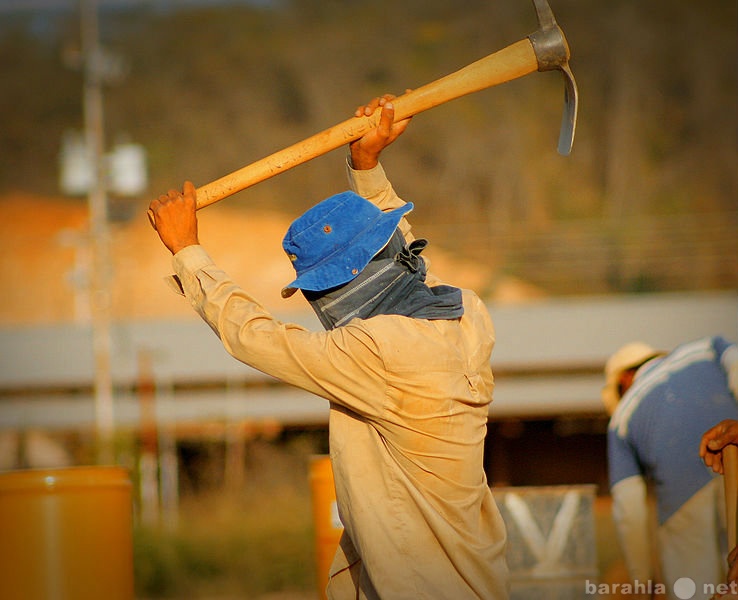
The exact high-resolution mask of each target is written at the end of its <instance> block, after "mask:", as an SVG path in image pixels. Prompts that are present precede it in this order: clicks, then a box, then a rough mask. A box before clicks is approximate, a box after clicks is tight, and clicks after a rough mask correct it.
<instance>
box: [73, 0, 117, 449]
mask: <svg viewBox="0 0 738 600" xmlns="http://www.w3.org/2000/svg"><path fill="white" fill-rule="evenodd" d="M80 15H81V38H82V58H83V61H84V62H83V66H84V125H85V142H86V146H87V152H88V156H89V160H90V165H91V173H92V181H91V185H90V189H89V193H88V209H89V228H90V231H89V234H90V248H91V254H92V264H91V273H90V288H89V290H90V311H91V317H92V345H93V353H94V364H95V386H94V391H95V424H96V430H97V437H98V440H97V441H98V462H99V463H112V462H113V460H114V453H113V431H114V416H113V380H112V375H111V360H110V355H111V335H110V304H111V298H110V269H111V265H110V234H109V230H108V199H107V165H106V160H105V129H104V117H103V97H102V83H103V78H104V75H105V74H104V72H103V70H104V65H103V62H104V61H103V57H102V53H101V50H100V43H99V25H98V14H97V0H80Z"/></svg>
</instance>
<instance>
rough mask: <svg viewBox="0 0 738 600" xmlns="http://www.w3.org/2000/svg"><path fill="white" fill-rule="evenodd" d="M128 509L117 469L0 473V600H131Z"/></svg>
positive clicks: (126, 483) (126, 481)
mask: <svg viewBox="0 0 738 600" xmlns="http://www.w3.org/2000/svg"><path fill="white" fill-rule="evenodd" d="M131 506H132V498H131V480H130V477H129V474H128V471H127V470H126V469H123V468H119V467H70V468H63V469H29V470H22V471H8V472H3V473H0V598H3V599H4V600H101V599H102V598H105V600H132V599H133V597H134V589H133V517H132V510H131Z"/></svg>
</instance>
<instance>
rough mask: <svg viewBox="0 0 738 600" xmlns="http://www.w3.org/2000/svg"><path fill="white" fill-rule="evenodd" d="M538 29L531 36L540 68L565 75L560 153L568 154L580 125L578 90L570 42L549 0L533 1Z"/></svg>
mask: <svg viewBox="0 0 738 600" xmlns="http://www.w3.org/2000/svg"><path fill="white" fill-rule="evenodd" d="M533 5H534V6H535V9H536V14H537V15H538V25H539V29H538V31H536V32H535V33H532V34H531V35H529V36H528V39H529V40H530V43H531V44H532V46H533V50H534V51H535V53H536V59H537V60H538V70H539V71H553V70H559V71H561V73H562V74H563V75H564V116H563V118H562V120H561V131H560V133H559V147H558V150H559V154H562V155H564V156H568V155H569V153H570V152H571V146H572V144H573V143H574V132H575V131H576V127H577V109H578V105H579V92H578V91H577V82H576V81H575V80H574V74H573V73H572V72H571V69H570V68H569V56H570V52H569V44H568V43H567V41H566V38H565V37H564V32H563V31H561V28H560V27H559V26H558V24H557V23H556V19H555V18H554V15H553V12H552V11H551V7H550V6H549V5H548V2H547V0H533Z"/></svg>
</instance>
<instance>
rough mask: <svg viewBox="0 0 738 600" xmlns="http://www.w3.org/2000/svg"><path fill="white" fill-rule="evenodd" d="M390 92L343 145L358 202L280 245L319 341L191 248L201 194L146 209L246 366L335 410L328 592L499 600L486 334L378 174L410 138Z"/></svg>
mask: <svg viewBox="0 0 738 600" xmlns="http://www.w3.org/2000/svg"><path fill="white" fill-rule="evenodd" d="M391 100H392V97H391V96H385V97H383V98H377V99H375V100H373V101H372V102H370V103H369V104H367V105H366V106H363V107H360V108H359V109H357V116H358V115H361V114H366V115H370V114H372V113H373V112H374V110H377V109H379V110H381V111H382V112H381V118H380V121H379V124H378V126H377V127H376V128H375V129H374V130H372V131H370V132H368V133H367V134H365V135H364V137H362V138H360V139H359V140H357V141H355V142H353V143H351V144H350V146H349V164H348V168H347V170H348V175H349V181H350V185H351V188H352V189H351V191H347V192H342V193H340V194H337V195H335V196H331V197H330V198H328V199H326V200H324V201H323V202H320V203H319V204H317V205H315V206H314V207H313V208H311V209H310V210H308V211H307V212H306V213H305V214H304V215H302V216H301V217H299V218H298V219H297V220H295V221H294V222H293V223H292V225H291V226H290V227H289V230H288V231H287V234H286V235H285V237H284V240H283V247H284V250H285V252H286V253H287V255H288V257H289V259H290V260H291V261H292V265H293V266H294V268H295V271H296V278H295V279H294V280H293V281H291V282H289V283H288V285H286V286H285V288H284V289H283V291H282V295H283V296H289V295H291V294H292V293H294V292H295V291H297V290H300V291H301V292H302V294H303V295H304V297H305V298H306V299H307V301H308V302H309V303H310V305H311V306H312V308H313V309H314V310H315V312H316V314H317V315H318V318H319V319H320V322H321V323H322V324H323V325H324V327H325V328H326V330H325V331H320V332H314V331H309V330H307V329H305V328H304V327H301V326H298V325H295V324H290V323H283V322H280V321H278V320H276V319H275V318H274V317H273V316H272V315H271V314H269V313H268V312H267V311H266V310H265V309H264V307H263V306H262V305H261V304H259V303H258V301H257V300H256V299H254V298H253V297H251V296H250V295H249V294H248V292H246V291H245V290H243V289H242V288H240V287H239V286H238V285H236V283H234V282H233V281H232V280H231V279H229V277H228V275H226V273H224V272H223V271H222V270H220V269H218V267H216V266H215V264H214V262H213V260H212V258H210V256H209V255H208V254H207V253H206V251H205V250H204V248H203V247H202V246H201V245H200V243H199V240H198V231H197V217H196V212H195V188H194V186H193V185H192V184H191V183H189V182H186V183H185V184H184V188H183V190H182V191H181V192H180V191H175V190H171V191H169V192H168V193H167V194H163V195H161V196H159V198H158V199H156V200H154V201H153V202H151V205H150V209H151V211H153V214H154V218H155V225H156V230H157V232H158V234H159V237H160V238H161V241H162V242H163V244H164V245H165V246H166V247H167V248H168V249H169V250H170V251H171V252H172V254H173V255H174V257H173V265H174V269H175V271H176V274H177V277H178V279H179V282H180V284H181V289H182V291H183V293H184V295H185V296H186V297H187V299H188V300H189V301H190V303H191V304H192V306H193V307H194V308H195V310H196V311H197V312H198V313H199V314H200V315H201V317H202V318H203V319H204V320H205V321H206V322H207V323H208V324H209V325H210V327H212V329H213V330H214V331H215V332H216V333H217V334H218V336H219V337H220V339H221V341H222V343H223V345H224V346H225V348H226V350H227V351H228V352H230V353H231V354H232V355H233V356H234V357H236V358H237V359H239V360H240V361H242V362H244V363H246V364H248V365H250V366H252V367H254V368H256V369H259V370H261V371H263V372H265V373H268V374H270V375H272V376H274V377H277V378H278V379H281V380H282V381H284V382H286V383H288V384H292V385H295V386H297V387H300V388H302V389H305V390H307V391H309V392H312V393H314V394H316V395H318V396H321V397H323V398H325V399H326V400H328V402H329V403H330V417H329V440H330V456H331V462H332V466H333V471H334V476H335V485H336V496H337V501H338V508H339V513H340V517H341V521H342V522H343V525H344V534H343V537H342V539H341V541H340V544H339V548H338V550H337V553H336V556H335V558H334V561H333V564H332V567H331V570H330V579H329V583H328V589H327V593H328V597H329V598H333V599H342V598H352V599H353V598H366V599H374V598H390V599H392V600H417V599H418V598H434V599H442V598H445V599H448V600H463V599H464V598H469V599H472V598H474V599H484V600H496V599H502V598H507V585H508V573H507V566H506V562H505V539H506V534H505V527H504V523H503V521H502V518H501V516H500V513H499V511H498V509H497V506H496V505H495V502H494V499H493V497H492V494H491V492H490V488H489V486H488V484H487V480H486V476H485V472H484V467H483V445H484V439H485V435H486V429H487V416H488V411H489V404H490V402H491V401H492V388H493V377H492V372H491V368H490V354H491V351H492V347H493V344H494V330H493V325H492V322H491V319H490V316H489V314H488V312H487V310H486V308H485V306H484V304H483V303H482V301H481V300H480V298H479V297H477V295H476V294H474V293H473V292H472V291H469V290H460V289H458V288H455V287H451V286H448V285H443V284H442V283H441V282H440V281H438V280H436V279H435V278H433V277H432V276H431V275H429V274H427V272H426V267H427V265H426V262H425V260H424V258H423V257H422V256H420V254H421V252H422V250H423V248H424V247H425V245H426V241H425V240H421V239H415V238H414V237H413V235H412V234H411V233H410V227H409V225H408V223H407V221H406V219H405V215H406V214H407V213H408V212H409V211H410V210H411V209H412V208H413V205H412V204H410V203H405V202H404V201H402V200H401V199H400V198H399V197H398V195H397V194H396V193H395V190H394V189H393V187H392V185H391V184H390V183H389V181H388V180H387V178H386V177H385V173H384V170H383V168H382V166H381V165H380V164H379V162H378V161H379V155H380V153H381V152H382V150H383V149H384V148H385V147H386V146H388V145H389V144H391V143H392V142H393V141H394V140H395V139H396V138H397V137H398V136H399V135H400V134H401V133H402V132H403V131H404V130H405V128H406V127H407V125H408V120H403V121H398V122H394V107H393V105H392V102H391Z"/></svg>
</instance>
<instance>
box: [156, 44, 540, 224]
mask: <svg viewBox="0 0 738 600" xmlns="http://www.w3.org/2000/svg"><path fill="white" fill-rule="evenodd" d="M536 70H538V60H537V58H536V54H535V51H534V50H533V46H532V44H531V42H530V40H529V39H527V38H526V39H523V40H520V41H519V42H516V43H514V44H511V45H510V46H507V47H506V48H503V49H502V50H499V51H498V52H495V53H493V54H490V55H489V56H486V57H484V58H482V59H480V60H478V61H476V62H474V63H471V64H470V65H467V66H466V67H464V68H462V69H459V70H458V71H455V72H454V73H451V74H450V75H446V76H445V77H442V78H441V79H437V80H435V81H433V82H432V83H429V84H427V85H424V86H423V87H420V88H417V89H415V90H412V91H411V92H408V93H406V94H404V95H402V96H398V97H397V98H395V99H394V100H393V104H394V106H395V119H396V120H402V119H406V118H408V117H412V116H414V115H416V114H418V113H421V112H423V111H426V110H428V109H429V108H433V107H434V106H438V105H439V104H444V103H445V102H448V101H450V100H454V99H456V98H460V97H461V96H465V95H467V94H471V93H473V92H477V91H480V90H483V89H485V88H488V87H492V86H495V85H499V84H501V83H505V82H507V81H512V80H513V79H517V78H519V77H523V76H524V75H528V74H529V73H532V72H534V71H536ZM379 115H380V112H379V111H376V112H375V113H374V114H373V115H371V116H369V117H352V118H350V119H347V120H346V121H343V122H342V123H338V124H337V125H334V126H333V127H330V128H328V129H326V130H324V131H321V132H320V133H317V134H315V135H313V136H311V137H309V138H306V139H304V140H302V141H301V142H298V143H296V144H293V145H292V146H288V147H287V148H284V149H282V150H279V151H278V152H275V153H274V154H271V155H269V156H267V157H265V158H262V159H261V160H258V161H256V162H254V163H252V164H250V165H247V166H245V167H242V168H241V169H238V170H237V171H233V172H232V173H229V174H228V175H225V176H223V177H221V178H219V179H216V180H214V181H212V182H210V183H207V184H205V185H203V186H202V187H199V188H197V208H198V210H199V209H200V208H203V207H205V206H209V205H211V204H214V203H215V202H218V201H219V200H222V199H223V198H227V197H228V196H230V195H232V194H235V193H236V192H240V191H241V190H244V189H246V188H248V187H251V186H252V185H255V184H257V183H259V182H262V181H265V180H266V179H269V178H271V177H274V176H275V175H278V174H280V173H283V172H285V171H287V170H289V169H291V168H293V167H296V166H298V165H301V164H303V163H305V162H308V161H310V160H312V159H313V158H316V157H318V156H321V155H323V154H326V153H328V152H330V151H332V150H335V149H337V148H340V147H341V146H343V145H345V144H348V143H349V142H352V141H353V140H357V139H359V138H360V137H362V136H363V135H364V134H365V133H367V132H368V131H371V129H373V128H374V127H376V126H377V124H378V122H379ZM149 220H150V221H151V223H152V225H153V224H154V221H153V213H152V212H151V211H149Z"/></svg>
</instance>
